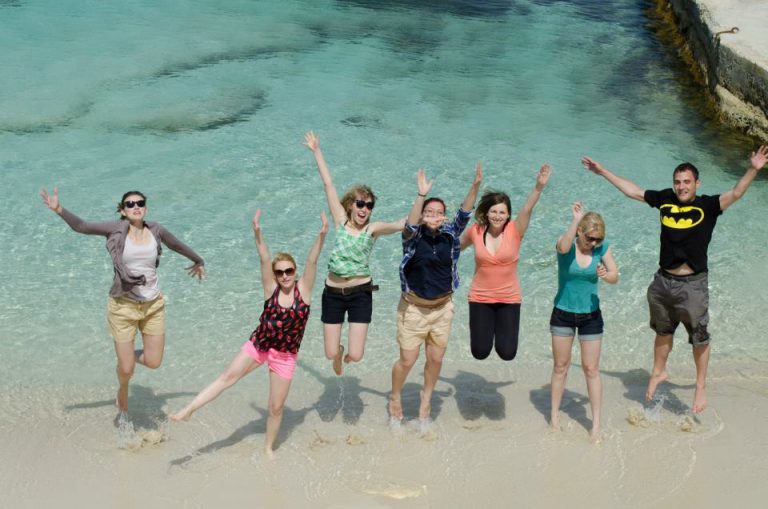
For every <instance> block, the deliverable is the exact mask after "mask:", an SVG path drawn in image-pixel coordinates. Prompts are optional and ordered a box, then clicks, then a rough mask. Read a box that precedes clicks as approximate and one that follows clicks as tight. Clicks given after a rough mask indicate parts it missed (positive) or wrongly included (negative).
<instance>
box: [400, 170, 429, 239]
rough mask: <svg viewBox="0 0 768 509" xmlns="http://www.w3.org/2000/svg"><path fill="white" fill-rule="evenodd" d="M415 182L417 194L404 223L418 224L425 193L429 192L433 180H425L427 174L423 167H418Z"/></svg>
mask: <svg viewBox="0 0 768 509" xmlns="http://www.w3.org/2000/svg"><path fill="white" fill-rule="evenodd" d="M416 182H417V184H418V189H419V194H418V195H417V196H416V200H415V201H414V202H413V207H411V211H410V212H409V213H408V218H407V219H406V223H407V224H411V225H416V224H419V220H420V219H421V209H422V208H423V207H424V198H425V197H426V196H427V193H429V190H430V189H432V183H433V182H434V180H427V175H426V173H424V169H423V168H419V171H417V172H416Z"/></svg>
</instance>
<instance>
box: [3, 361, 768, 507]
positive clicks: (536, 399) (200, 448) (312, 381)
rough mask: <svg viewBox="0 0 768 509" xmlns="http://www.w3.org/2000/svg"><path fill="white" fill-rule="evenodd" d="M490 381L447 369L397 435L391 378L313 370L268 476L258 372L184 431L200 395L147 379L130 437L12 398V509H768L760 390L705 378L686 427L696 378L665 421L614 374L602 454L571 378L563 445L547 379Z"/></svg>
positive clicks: (111, 425) (411, 405)
mask: <svg viewBox="0 0 768 509" xmlns="http://www.w3.org/2000/svg"><path fill="white" fill-rule="evenodd" d="M480 366H481V365H480V364H479V363H467V365H465V366H464V365H463V366H456V365H450V366H446V369H445V371H444V374H443V379H442V380H441V382H440V383H439V384H438V388H437V392H436V394H437V397H436V398H435V401H434V405H433V413H432V415H433V418H434V422H433V424H432V426H431V427H430V429H428V430H421V429H419V426H418V424H417V422H416V421H415V420H413V417H414V416H415V415H416V412H417V407H418V386H417V384H416V382H418V378H417V377H413V380H410V382H409V384H408V385H407V386H406V390H405V392H404V405H405V412H406V417H410V418H411V420H410V421H407V422H406V423H405V424H404V425H403V427H402V428H401V429H400V430H390V429H388V427H387V425H386V411H385V401H386V400H385V394H384V391H386V390H387V382H388V380H387V377H386V376H385V374H382V376H381V377H379V378H377V379H374V380H370V379H369V380H366V381H365V384H363V383H362V382H361V381H360V380H359V379H358V378H356V377H355V376H354V374H350V375H347V376H346V377H342V378H331V377H322V376H320V375H318V374H317V373H315V374H314V375H312V374H311V373H310V372H308V371H307V370H306V369H303V370H302V372H301V373H299V376H297V378H296V380H295V385H294V387H293V389H292V393H291V396H290V398H289V400H288V408H287V409H286V414H285V420H284V423H283V429H282V430H281V434H280V439H279V447H278V449H277V451H276V453H277V454H276V459H275V460H274V461H269V460H267V459H266V458H265V457H264V456H263V454H262V444H263V433H264V429H265V428H264V426H265V419H264V415H265V411H264V404H265V401H264V399H265V394H264V390H265V387H266V380H265V379H264V376H263V375H264V374H263V373H260V372H256V373H254V374H253V375H251V376H250V379H249V380H247V381H244V382H243V383H241V384H239V386H236V387H235V388H233V389H232V390H231V391H229V392H228V393H225V394H224V395H223V396H222V397H221V398H219V400H217V401H215V402H214V403H212V404H211V405H210V406H209V407H206V408H204V409H202V410H201V411H200V412H199V413H198V414H196V415H194V416H193V418H192V420H191V421H190V422H189V423H183V424H177V423H169V422H168V419H167V415H166V412H168V411H169V410H172V409H176V408H178V407H179V406H181V404H182V403H183V402H185V401H187V400H188V398H189V397H191V393H190V392H181V391H179V392H175V391H167V390H164V389H160V388H155V387H152V386H149V385H146V384H147V380H146V379H145V377H143V376H138V377H137V380H136V383H135V384H134V385H133V388H132V390H133V402H134V403H133V404H134V407H133V410H132V416H131V420H132V423H131V424H126V423H124V422H123V423H120V422H119V419H118V418H117V417H116V415H117V414H116V412H115V410H114V407H113V406H112V401H111V400H110V398H109V394H108V392H107V390H106V388H105V389H100V388H88V387H74V386H72V387H68V386H56V387H47V388H36V389H27V388H24V387H18V388H15V389H13V390H9V391H4V392H3V393H2V394H1V395H0V398H2V409H3V410H2V415H1V416H0V422H4V425H3V428H4V433H3V434H2V436H1V438H0V450H2V451H3V456H4V458H5V460H4V461H3V462H2V467H0V468H1V470H0V480H2V483H1V484H2V485H3V489H2V491H3V499H4V502H3V506H5V507H13V508H23V507H30V508H32V507H42V506H44V505H53V504H55V505H57V506H63V507H120V508H123V507H125V508H129V507H142V508H154V507H158V508H159V507H185V508H197V507H200V508H204V507H214V506H218V507H235V506H240V505H245V504H247V505H248V506H251V507H265V508H267V507H275V508H277V507H297V508H301V507H327V508H355V507H361V508H379V507H382V508H383V507H393V508H400V507H402V508H428V507H429V508H435V507H508V506H510V505H516V506H522V507H554V506H556V505H566V506H567V507H572V508H581V507H584V508H586V507H599V508H602V507H605V508H610V507H617V506H619V505H621V506H622V507H638V508H640V507H645V508H649V507H653V508H666V507H669V508H674V507H682V506H688V505H694V506H695V507H699V508H719V507H723V506H725V505H726V504H729V503H732V501H733V500H734V497H736V498H737V499H738V501H739V506H740V507H744V508H755V509H756V508H759V507H763V506H764V500H765V497H766V496H768V485H766V483H765V479H766V476H768V466H766V462H765V457H766V453H768V441H766V439H765V434H764V431H763V425H764V423H765V422H766V419H768V391H767V390H766V388H765V387H766V385H765V382H766V379H765V377H764V376H758V375H755V374H751V373H746V372H743V371H741V373H742V374H741V375H740V376H738V377H728V378H719V377H718V376H717V374H716V373H715V374H713V376H712V378H711V381H710V390H709V398H710V406H709V408H708V409H707V410H706V411H705V412H704V413H703V414H701V415H700V416H697V417H693V416H692V415H691V414H690V411H689V406H688V405H689V402H690V400H691V398H692V395H693V388H692V382H693V379H692V378H680V377H678V376H673V383H670V384H667V386H666V387H663V389H662V391H661V393H662V394H664V397H665V401H663V403H662V406H661V407H660V408H654V407H653V405H651V407H649V408H646V409H645V410H643V406H642V404H641V401H642V397H643V394H644V390H645V381H646V380H647V371H645V370H642V369H638V370H630V371H628V372H611V371H604V372H603V380H604V383H605V397H604V405H605V407H604V408H605V409H604V422H605V430H604V434H603V435H604V436H603V440H602V442H601V443H600V444H597V445H593V444H590V443H589V441H588V439H587V429H588V427H589V409H588V401H587V398H586V389H585V386H584V382H583V376H582V375H581V372H580V370H579V368H578V367H576V366H575V367H574V368H572V370H571V372H570V375H569V384H568V387H567V389H566V394H565V399H564V405H563V426H562V428H563V429H562V431H560V432H557V433H553V432H551V431H549V429H548V426H547V422H546V417H545V416H547V415H548V412H549V388H548V385H547V382H548V380H547V373H544V372H538V373H536V372H534V371H532V370H528V371H525V370H518V369H516V368H514V367H513V368H510V369H507V368H498V366H499V365H497V366H496V367H497V368H498V370H497V372H496V373H495V374H494V375H493V376H487V375H480V374H478V373H482V372H483V371H480V370H479V369H478V368H480ZM673 369H674V368H673ZM679 370H680V371H682V373H681V374H684V373H685V368H684V366H681V367H680V368H679ZM505 371H507V373H508V376H509V378H506V377H504V376H502V375H503V373H504V372H505ZM713 371H715V372H716V371H717V367H715V368H714V370H713ZM317 376H320V380H318V379H317ZM152 382H157V378H153V379H152ZM532 382H535V383H532ZM11 416H12V417H11ZM8 423H10V425H9V424H8ZM132 427H135V432H134V431H133V430H132V429H131V428H132ZM11 458H13V459H11Z"/></svg>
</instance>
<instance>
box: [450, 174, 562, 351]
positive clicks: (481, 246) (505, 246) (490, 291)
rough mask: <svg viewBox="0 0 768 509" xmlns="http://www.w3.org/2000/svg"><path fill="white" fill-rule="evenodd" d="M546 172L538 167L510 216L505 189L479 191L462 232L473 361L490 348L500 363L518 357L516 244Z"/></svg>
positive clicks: (537, 197)
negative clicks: (471, 255) (471, 268)
mask: <svg viewBox="0 0 768 509" xmlns="http://www.w3.org/2000/svg"><path fill="white" fill-rule="evenodd" d="M551 173H552V170H551V168H550V166H549V165H548V164H545V165H543V166H542V167H541V169H539V174H538V177H537V178H536V185H535V186H534V188H533V190H532V191H531V194H529V195H528V199H527V200H526V202H525V205H523V208H522V209H520V212H519V213H518V214H517V217H516V218H515V219H514V220H512V219H511V214H512V206H511V205H510V200H509V196H508V195H507V194H506V193H500V192H492V191H489V192H486V193H485V194H483V196H482V197H481V198H480V202H479V203H478V205H477V210H475V220H476V221H477V222H476V223H475V224H473V225H472V226H471V227H469V228H468V229H467V231H466V232H464V234H463V235H462V236H461V249H462V250H463V249H466V248H467V247H468V246H470V245H472V246H474V248H475V275H474V276H473V277H472V283H471V284H470V286H469V338H470V347H471V351H472V355H473V356H474V357H475V359H485V358H486V357H488V355H490V353H491V350H493V349H494V346H495V349H496V353H497V354H498V356H499V357H501V358H502V359H504V360H505V361H510V360H512V359H514V358H515V356H516V355H517V343H518V335H519V331H520V304H521V302H522V293H521V291H520V280H519V279H518V277H517V264H518V260H519V258H520V243H521V241H522V240H523V236H524V235H525V232H526V230H528V223H529V222H530V219H531V214H532V213H533V208H534V207H535V206H536V203H537V202H538V201H539V197H541V192H542V191H543V190H544V187H545V186H546V185H547V182H548V181H549V177H550V175H551ZM494 339H495V341H494Z"/></svg>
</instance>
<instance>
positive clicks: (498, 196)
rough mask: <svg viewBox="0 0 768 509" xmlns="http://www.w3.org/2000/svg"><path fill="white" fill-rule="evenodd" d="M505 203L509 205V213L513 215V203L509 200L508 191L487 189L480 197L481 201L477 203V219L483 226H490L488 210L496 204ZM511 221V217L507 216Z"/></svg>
mask: <svg viewBox="0 0 768 509" xmlns="http://www.w3.org/2000/svg"><path fill="white" fill-rule="evenodd" d="M501 203H503V204H504V205H506V206H507V213H508V214H509V215H510V217H511V216H512V204H511V203H510V202H509V195H508V194H507V193H501V192H498V191H486V192H485V193H484V194H483V196H482V197H481V198H480V203H478V204H477V209H476V210H475V221H477V222H478V223H480V224H481V225H483V226H488V211H489V210H491V207H493V206H494V205H499V204H501ZM507 222H509V217H508V218H507Z"/></svg>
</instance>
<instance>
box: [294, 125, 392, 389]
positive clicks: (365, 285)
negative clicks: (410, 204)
mask: <svg viewBox="0 0 768 509" xmlns="http://www.w3.org/2000/svg"><path fill="white" fill-rule="evenodd" d="M304 144H305V145H306V146H307V148H309V150H311V151H312V154H314V156H315V162H316V163H317V170H318V172H319V173H320V178H321V179H322V181H323V187H324V188H325V196H326V198H327V199H328V208H329V209H330V211H331V216H332V217H333V222H334V224H335V225H336V241H335V243H334V246H333V252H332V253H331V256H330V259H329V260H328V277H327V278H326V280H325V289H324V290H323V297H322V309H321V321H322V322H323V337H324V340H325V356H326V357H327V358H328V359H329V360H331V361H332V362H333V371H334V372H335V373H336V374H337V375H341V373H342V370H343V364H344V363H349V362H359V361H360V360H362V358H363V353H364V351H365V340H366V338H367V336H368V325H369V324H370V323H371V314H372V309H373V296H372V293H373V291H374V290H376V289H377V288H378V287H376V286H374V285H373V282H372V280H371V268H370V265H369V263H370V258H371V252H372V251H373V244H374V242H376V239H377V238H378V237H380V236H382V235H389V234H392V233H397V232H400V231H402V230H403V227H404V226H405V219H401V220H399V221H393V222H390V223H385V222H375V223H372V222H371V214H372V213H373V207H374V205H375V204H376V196H375V195H374V194H373V191H372V190H371V188H370V187H368V186H364V185H356V186H353V187H351V188H350V189H348V190H347V192H346V193H344V196H343V197H342V198H341V199H339V195H338V193H337V192H336V188H335V187H334V185H333V181H332V179H331V172H330V170H329V169H328V165H327V164H326V163H325V158H324V157H323V152H322V151H321V150H320V137H319V136H317V135H315V133H313V132H312V131H309V132H308V133H307V134H306V135H305V136H304ZM345 315H346V316H347V320H348V321H349V340H348V344H347V354H346V355H344V347H343V346H342V345H341V326H342V324H343V323H344V317H345ZM342 361H343V362H342Z"/></svg>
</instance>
